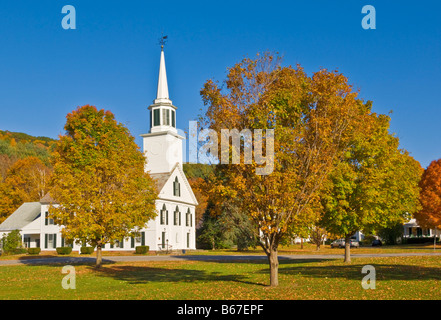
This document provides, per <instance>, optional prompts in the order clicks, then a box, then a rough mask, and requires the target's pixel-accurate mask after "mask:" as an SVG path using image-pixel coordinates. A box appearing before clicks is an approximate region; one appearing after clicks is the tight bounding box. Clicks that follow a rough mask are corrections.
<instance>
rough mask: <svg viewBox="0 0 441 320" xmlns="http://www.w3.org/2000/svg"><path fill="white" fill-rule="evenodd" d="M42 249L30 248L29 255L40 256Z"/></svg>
mask: <svg viewBox="0 0 441 320" xmlns="http://www.w3.org/2000/svg"><path fill="white" fill-rule="evenodd" d="M40 252H41V248H28V254H40Z"/></svg>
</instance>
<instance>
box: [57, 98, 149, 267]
mask: <svg viewBox="0 0 441 320" xmlns="http://www.w3.org/2000/svg"><path fill="white" fill-rule="evenodd" d="M64 128H65V130H66V134H65V135H63V136H60V140H59V141H58V142H57V144H56V148H55V151H54V154H53V159H54V161H53V164H54V176H53V179H52V186H53V188H52V190H51V195H52V197H53V198H54V199H55V201H56V204H53V205H52V206H51V207H50V211H49V212H50V216H51V217H52V218H53V219H54V221H55V222H56V223H57V224H59V225H63V226H64V228H63V229H62V234H63V237H64V238H65V239H66V241H76V242H78V243H80V242H81V241H85V242H86V243H88V244H90V245H91V246H93V247H96V248H97V259H96V266H97V267H100V266H101V262H102V253H101V250H102V248H103V246H104V245H105V244H106V243H114V242H115V241H119V240H121V239H124V238H125V237H128V236H130V235H133V234H134V232H136V230H137V229H138V228H142V227H144V226H145V224H146V223H147V222H148V221H149V220H150V219H153V218H154V217H155V216H156V214H157V213H156V209H155V199H156V197H157V192H156V190H155V185H154V181H153V180H152V178H151V177H150V176H149V175H148V174H147V173H146V172H145V171H144V166H145V161H146V160H145V157H144V155H143V153H142V152H141V151H140V150H139V147H138V146H137V145H136V143H135V141H134V138H133V137H132V136H131V135H130V133H129V130H128V129H127V128H126V127H125V126H124V125H122V124H121V123H118V122H117V121H116V120H115V117H114V115H113V114H112V113H111V112H110V111H104V110H99V111H98V110H97V109H96V108H95V107H93V106H89V105H86V106H83V107H79V108H78V109H77V110H75V111H73V112H72V113H70V114H68V115H67V121H66V125H65V127H64Z"/></svg>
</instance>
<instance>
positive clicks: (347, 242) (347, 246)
mask: <svg viewBox="0 0 441 320" xmlns="http://www.w3.org/2000/svg"><path fill="white" fill-rule="evenodd" d="M345 262H346V263H351V235H346V237H345Z"/></svg>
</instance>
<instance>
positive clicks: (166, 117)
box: [162, 109, 170, 126]
mask: <svg viewBox="0 0 441 320" xmlns="http://www.w3.org/2000/svg"><path fill="white" fill-rule="evenodd" d="M162 125H164V126H169V125H170V110H168V109H162Z"/></svg>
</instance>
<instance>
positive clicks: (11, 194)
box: [0, 130, 55, 223]
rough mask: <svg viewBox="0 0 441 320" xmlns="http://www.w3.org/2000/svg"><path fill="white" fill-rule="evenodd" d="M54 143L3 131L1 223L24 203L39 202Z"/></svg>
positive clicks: (0, 133)
mask: <svg viewBox="0 0 441 320" xmlns="http://www.w3.org/2000/svg"><path fill="white" fill-rule="evenodd" d="M54 142H55V140H54V139H51V138H47V137H34V136H30V135H28V134H26V133H21V132H10V131H2V130H0V223H1V222H2V221H4V220H5V219H6V218H7V217H8V216H9V215H11V214H12V213H13V212H14V211H15V210H16V209H17V208H18V207H19V206H20V205H21V204H22V203H23V202H30V201H39V200H40V198H42V197H43V195H44V194H45V193H46V192H47V189H48V182H49V178H50V175H51V172H52V169H51V165H50V160H49V157H50V150H51V148H52V145H53V143H54Z"/></svg>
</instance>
